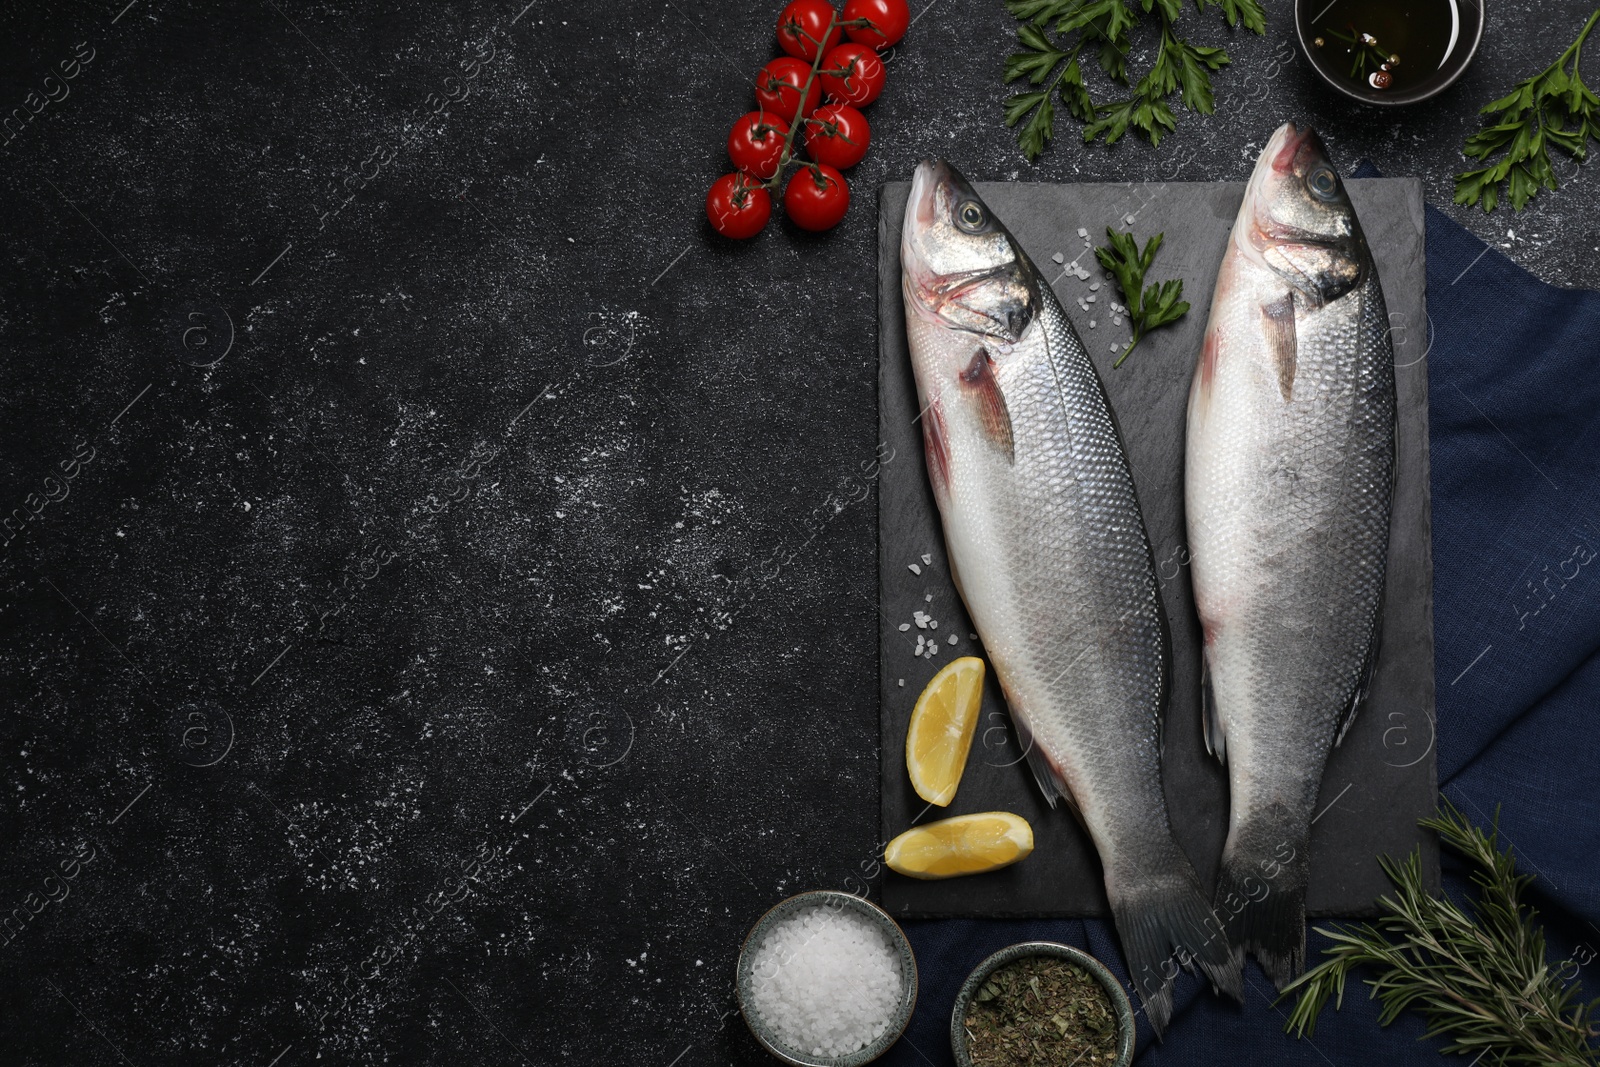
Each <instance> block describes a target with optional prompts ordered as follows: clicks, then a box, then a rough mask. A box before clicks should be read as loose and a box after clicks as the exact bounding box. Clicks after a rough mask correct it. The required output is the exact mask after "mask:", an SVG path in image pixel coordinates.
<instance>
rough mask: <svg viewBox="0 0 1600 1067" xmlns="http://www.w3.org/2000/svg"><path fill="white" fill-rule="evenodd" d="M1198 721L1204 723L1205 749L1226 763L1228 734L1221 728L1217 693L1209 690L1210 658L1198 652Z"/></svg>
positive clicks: (1219, 761) (1219, 760)
mask: <svg viewBox="0 0 1600 1067" xmlns="http://www.w3.org/2000/svg"><path fill="white" fill-rule="evenodd" d="M1200 721H1201V723H1202V724H1203V725H1204V727H1205V729H1204V731H1203V732H1204V733H1205V737H1206V751H1207V752H1209V753H1211V754H1212V755H1213V756H1215V757H1217V762H1218V763H1220V764H1222V765H1223V766H1224V767H1226V766H1227V765H1228V736H1227V734H1225V733H1224V732H1223V730H1222V717H1221V716H1220V715H1219V714H1218V713H1217V695H1216V693H1214V692H1212V690H1211V658H1210V657H1209V656H1208V655H1207V654H1206V653H1205V652H1203V651H1202V652H1201V653H1200Z"/></svg>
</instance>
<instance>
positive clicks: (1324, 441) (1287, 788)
mask: <svg viewBox="0 0 1600 1067" xmlns="http://www.w3.org/2000/svg"><path fill="white" fill-rule="evenodd" d="M1394 434H1395V399H1394V352H1393V349H1392V347H1391V346H1390V343H1389V317H1388V314H1387V312H1386V311H1385V308H1384V303H1383V291H1382V290H1381V289H1380V288H1379V287H1378V272H1377V270H1376V268H1375V267H1374V266H1373V263H1372V255H1371V253H1370V252H1369V251H1368V250H1367V243H1366V240H1365V238H1364V237H1363V236H1362V233H1361V225H1360V223H1359V222H1358V221H1357V220H1356V214H1355V211H1354V209H1352V208H1351V206H1350V199H1349V197H1348V196H1347V195H1346V194H1345V189H1344V184H1343V183H1342V182H1341V181H1340V180H1339V176H1338V174H1336V173H1335V172H1334V170H1333V168H1332V167H1331V166H1329V165H1328V160H1327V157H1326V155H1325V153H1324V152H1323V148H1322V143H1321V142H1320V140H1318V138H1317V135H1316V134H1315V133H1314V132H1312V131H1311V130H1310V129H1296V128H1295V127H1294V126H1293V125H1292V124H1288V125H1285V126H1283V127H1282V128H1281V129H1279V130H1278V131H1277V132H1276V133H1275V134H1273V136H1272V139H1271V140H1270V141H1268V142H1267V147H1266V150H1265V151H1263V152H1262V153H1261V159H1260V160H1259V161H1258V162H1257V163H1256V169H1255V172H1254V173H1253V174H1252V175H1251V176H1250V183H1249V186H1248V188H1247V189H1246V191H1245V196H1244V206H1243V207H1241V208H1240V209H1239V217H1238V220H1237V221H1236V222H1235V223H1234V226H1233V234H1232V237H1231V238H1230V239H1229V243H1228V249H1227V253H1226V255H1224V257H1223V260H1222V269H1221V271H1220V273H1219V274H1218V276H1217V288H1216V294H1215V296H1214V297H1213V298H1212V304H1211V319H1210V322H1209V324H1208V325H1207V327H1206V338H1205V346H1204V348H1203V350H1202V352H1201V356H1200V361H1199V366H1198V368H1197V370H1196V372H1195V378H1194V383H1193V386H1192V388H1191V390H1190V393H1189V428H1188V443H1187V451H1188V455H1187V469H1186V471H1185V478H1186V481H1187V485H1186V488H1185V506H1186V508H1187V512H1188V524H1189V550H1190V555H1191V559H1192V564H1191V568H1192V569H1191V574H1192V577H1193V581H1194V594H1195V604H1196V606H1197V607H1198V608H1199V611H1200V622H1201V627H1202V629H1203V631H1204V634H1205V672H1206V682H1205V683H1204V688H1205V690H1206V691H1205V693H1204V698H1203V703H1204V707H1205V716H1206V723H1205V726H1206V729H1205V734H1206V744H1207V747H1208V748H1210V749H1211V751H1212V753H1213V754H1214V755H1216V756H1217V757H1218V758H1219V759H1221V760H1222V761H1223V762H1224V763H1225V764H1226V765H1227V768H1228V784H1229V792H1230V805H1231V808H1232V812H1231V817H1230V820H1229V826H1228V842H1227V845H1226V847H1225V849H1224V851H1223V855H1222V868H1221V871H1220V873H1219V875H1218V881H1217V896H1216V910H1217V914H1218V915H1219V917H1220V918H1221V919H1222V921H1223V922H1225V923H1226V924H1227V928H1228V934H1229V940H1230V942H1231V943H1232V944H1233V945H1234V946H1235V949H1236V950H1248V951H1250V952H1253V953H1254V954H1255V956H1256V958H1257V959H1258V960H1260V961H1261V965H1262V967H1263V968H1265V969H1266V972H1267V974H1268V975H1269V976H1270V977H1271V978H1272V980H1273V981H1274V982H1276V983H1277V984H1278V987H1279V988H1280V989H1281V988H1282V987H1283V986H1284V985H1285V984H1286V983H1287V982H1288V981H1289V980H1290V979H1292V978H1293V977H1294V976H1295V975H1297V974H1299V973H1300V971H1301V970H1302V969H1303V968H1304V966H1305V944H1306V934H1305V894H1306V859H1307V848H1306V842H1307V839H1308V837H1309V835H1310V832H1311V819H1312V813H1313V811H1314V810H1315V808H1316V803H1317V791H1318V788H1319V785H1320V782H1321V779H1322V769H1323V765H1324V764H1325V763H1326V762H1327V758H1328V752H1329V750H1330V749H1331V748H1332V747H1333V746H1334V745H1336V744H1338V742H1339V740H1340V739H1341V738H1342V737H1343V735H1344V731H1345V730H1346V728H1348V727H1349V725H1350V722H1351V718H1352V716H1353V715H1354V714H1355V710H1356V708H1357V706H1358V705H1359V704H1360V702H1361V700H1362V698H1363V697H1364V696H1365V693H1366V688H1367V682H1368V679H1369V678H1370V677H1371V672H1372V665H1373V660H1374V659H1375V657H1376V653H1377V647H1378V612H1379V606H1380V603H1381V601H1382V598H1383V578H1384V566H1385V563H1386V561H1387V557H1388V548H1389V507H1390V501H1391V498H1392V496H1393V486H1394Z"/></svg>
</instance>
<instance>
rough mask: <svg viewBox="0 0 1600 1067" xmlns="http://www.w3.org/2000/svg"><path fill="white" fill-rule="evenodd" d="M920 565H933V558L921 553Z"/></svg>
mask: <svg viewBox="0 0 1600 1067" xmlns="http://www.w3.org/2000/svg"><path fill="white" fill-rule="evenodd" d="M922 565H923V566H924V567H929V566H932V565H933V557H932V556H931V555H929V554H927V553H923V556H922Z"/></svg>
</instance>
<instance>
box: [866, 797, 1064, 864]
mask: <svg viewBox="0 0 1600 1067" xmlns="http://www.w3.org/2000/svg"><path fill="white" fill-rule="evenodd" d="M1032 851H1033V827H1031V826H1029V825H1028V820H1027V819H1024V818H1023V817H1022V816H1020V815H1013V814H1011V813H1010V812H1009V811H985V812H982V813H980V814H978V815H957V816H956V817H955V818H953V819H940V820H939V821H938V822H930V823H928V824H926V825H924V826H913V827H912V828H911V829H909V830H907V831H906V832H905V833H903V834H901V835H900V836H899V837H897V838H895V839H894V840H893V841H890V842H889V847H888V848H886V849H884V850H883V860H884V862H885V863H887V864H888V865H889V869H890V870H891V871H898V872H899V873H901V874H903V875H906V876H907V877H908V878H954V877H956V876H957V875H962V874H981V873H983V872H984V871H997V870H999V869H1000V868H1001V867H1009V866H1010V865H1011V864H1013V863H1016V862H1017V861H1019V860H1024V859H1027V858H1028V855H1029V854H1030V853H1031V852H1032Z"/></svg>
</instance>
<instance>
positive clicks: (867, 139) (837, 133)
mask: <svg viewBox="0 0 1600 1067" xmlns="http://www.w3.org/2000/svg"><path fill="white" fill-rule="evenodd" d="M870 144H872V128H871V127H870V126H868V125H867V117H866V116H865V115H863V114H862V113H861V112H859V111H857V110H856V109H855V108H853V107H851V106H850V105H849V104H828V105H826V106H824V107H819V108H817V110H816V113H815V114H814V115H812V116H811V117H810V118H809V119H807V120H806V151H807V152H809V153H811V158H812V159H814V160H816V161H817V162H818V163H826V164H827V165H828V166H830V167H836V168H838V169H839V170H848V169H849V168H851V167H853V166H855V165H856V164H857V163H860V162H861V159H862V157H863V156H865V155H866V154H867V146H868V145H870Z"/></svg>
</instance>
